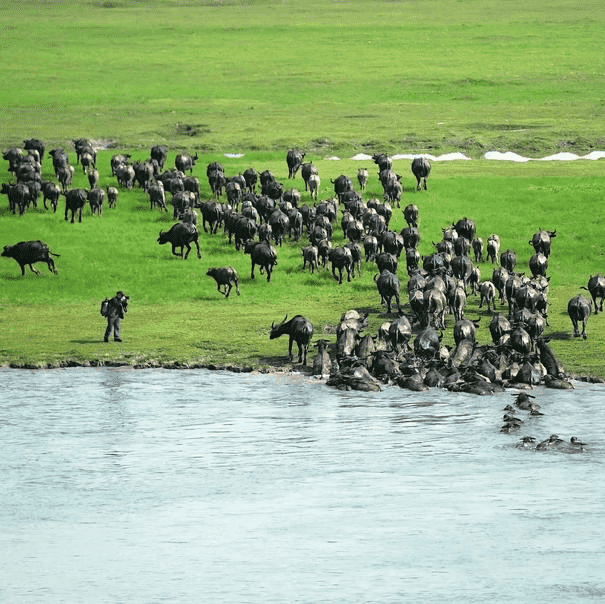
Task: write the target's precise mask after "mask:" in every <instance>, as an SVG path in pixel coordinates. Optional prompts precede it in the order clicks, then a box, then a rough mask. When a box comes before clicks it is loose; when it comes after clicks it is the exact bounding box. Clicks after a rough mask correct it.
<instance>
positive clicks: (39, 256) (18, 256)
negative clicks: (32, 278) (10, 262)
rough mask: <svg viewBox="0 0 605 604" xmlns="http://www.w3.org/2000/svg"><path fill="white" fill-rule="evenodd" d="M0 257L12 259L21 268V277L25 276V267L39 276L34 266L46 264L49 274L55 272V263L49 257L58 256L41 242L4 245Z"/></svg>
mask: <svg viewBox="0 0 605 604" xmlns="http://www.w3.org/2000/svg"><path fill="white" fill-rule="evenodd" d="M0 256H4V257H6V258H14V259H15V260H16V261H17V263H18V264H19V266H20V267H21V275H22V276H25V266H26V265H28V266H29V268H30V269H31V271H32V272H33V273H36V275H39V274H40V271H38V270H37V269H36V267H35V266H34V264H35V263H36V262H46V264H47V265H48V270H49V271H50V272H51V273H55V274H56V272H57V269H56V267H55V262H54V260H53V259H52V258H51V256H59V254H55V253H54V252H51V251H50V250H49V249H48V245H46V243H44V242H42V241H20V242H19V243H15V244H14V245H5V246H4V249H3V250H2V253H1V254H0Z"/></svg>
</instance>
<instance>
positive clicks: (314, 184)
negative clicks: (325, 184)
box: [307, 174, 321, 201]
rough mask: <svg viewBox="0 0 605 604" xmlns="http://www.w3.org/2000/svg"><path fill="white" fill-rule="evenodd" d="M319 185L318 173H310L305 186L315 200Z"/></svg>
mask: <svg viewBox="0 0 605 604" xmlns="http://www.w3.org/2000/svg"><path fill="white" fill-rule="evenodd" d="M320 186H321V179H320V178H319V175H318V174H311V176H309V180H308V181H307V187H308V189H309V193H310V194H311V197H312V198H313V199H315V200H316V201H317V194H318V191H319V187H320Z"/></svg>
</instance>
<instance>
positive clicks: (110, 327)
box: [105, 315, 122, 341]
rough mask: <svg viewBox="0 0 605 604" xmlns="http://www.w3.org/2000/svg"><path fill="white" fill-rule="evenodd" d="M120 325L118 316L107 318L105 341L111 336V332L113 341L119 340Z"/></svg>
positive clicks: (120, 321)
mask: <svg viewBox="0 0 605 604" xmlns="http://www.w3.org/2000/svg"><path fill="white" fill-rule="evenodd" d="M121 323H122V319H120V317H119V316H117V315H115V316H113V317H107V329H106V330H105V341H107V340H109V336H111V332H112V331H113V339H114V340H119V339H120V325H121Z"/></svg>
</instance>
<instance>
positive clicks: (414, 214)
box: [403, 203, 419, 227]
mask: <svg viewBox="0 0 605 604" xmlns="http://www.w3.org/2000/svg"><path fill="white" fill-rule="evenodd" d="M418 214H419V211H418V206H417V205H415V204H413V203H410V204H408V205H407V206H405V208H403V218H404V219H405V221H406V222H407V223H408V226H413V227H417V226H418Z"/></svg>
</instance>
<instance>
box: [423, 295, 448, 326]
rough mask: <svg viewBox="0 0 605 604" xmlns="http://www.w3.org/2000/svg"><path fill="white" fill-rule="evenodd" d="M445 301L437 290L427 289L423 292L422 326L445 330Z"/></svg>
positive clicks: (443, 296)
mask: <svg viewBox="0 0 605 604" xmlns="http://www.w3.org/2000/svg"><path fill="white" fill-rule="evenodd" d="M446 310H447V300H446V298H445V294H444V293H443V292H442V291H441V290H440V289H437V288H432V289H428V290H426V291H425V292H424V317H423V321H422V324H423V325H424V326H427V325H432V326H433V327H436V328H437V329H445V312H446Z"/></svg>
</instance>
